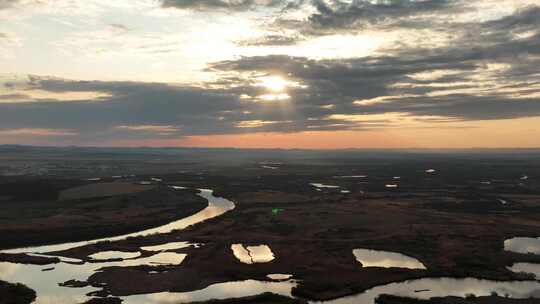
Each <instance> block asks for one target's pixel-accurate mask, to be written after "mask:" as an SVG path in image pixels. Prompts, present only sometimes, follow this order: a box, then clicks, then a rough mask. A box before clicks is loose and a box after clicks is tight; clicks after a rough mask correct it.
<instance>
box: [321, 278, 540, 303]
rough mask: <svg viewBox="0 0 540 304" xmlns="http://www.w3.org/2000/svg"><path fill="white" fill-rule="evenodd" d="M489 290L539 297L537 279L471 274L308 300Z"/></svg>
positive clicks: (423, 296) (370, 300) (486, 293)
mask: <svg viewBox="0 0 540 304" xmlns="http://www.w3.org/2000/svg"><path fill="white" fill-rule="evenodd" d="M492 292H496V293H497V294H499V295H501V296H508V297H511V298H520V299H524V298H529V297H535V298H538V297H540V283H539V282H536V281H521V282H496V281H489V280H479V279H473V278H466V279H452V278H426V279H419V280H411V281H405V282H399V283H392V284H388V285H384V286H378V287H375V288H372V289H369V290H367V291H366V292H364V293H361V294H358V295H354V296H349V297H344V298H340V299H336V300H331V301H326V302H311V303H325V304H360V303H361V304H372V303H375V298H376V297H377V296H379V295H381V294H391V295H398V296H404V297H413V298H419V299H429V298H432V297H445V296H456V297H465V296H467V295H468V294H474V295H476V296H489V295H490V294H491V293H492Z"/></svg>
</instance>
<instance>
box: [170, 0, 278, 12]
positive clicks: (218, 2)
mask: <svg viewBox="0 0 540 304" xmlns="http://www.w3.org/2000/svg"><path fill="white" fill-rule="evenodd" d="M282 3H283V1H282V0H161V5H162V7H165V8H178V9H187V10H199V11H206V10H223V9H227V10H237V11H243V10H248V9H253V8H257V7H273V6H277V5H280V4H282Z"/></svg>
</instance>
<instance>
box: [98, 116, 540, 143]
mask: <svg viewBox="0 0 540 304" xmlns="http://www.w3.org/2000/svg"><path fill="white" fill-rule="evenodd" d="M440 125H441V127H437V126H438V125H437V124H435V125H432V126H431V127H423V128H385V129H373V130H366V131H314V132H295V133H242V134H227V135H201V136H187V137H184V138H179V139H151V140H144V141H126V140H123V141H115V142H108V143H102V144H99V145H100V146H127V147H139V146H149V147H150V146H154V147H208V148H223V147H230V148H261V149H269V148H282V149H296V148H298V149H347V148H387V149H400V148H426V149H428V148H539V147H540V118H537V117H535V118H521V119H509V120H492V121H477V122H455V123H450V124H440Z"/></svg>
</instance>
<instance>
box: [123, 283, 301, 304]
mask: <svg viewBox="0 0 540 304" xmlns="http://www.w3.org/2000/svg"><path fill="white" fill-rule="evenodd" d="M295 286H296V282H294V281H285V282H261V281H255V280H247V281H239V282H227V283H220V284H214V285H210V286H208V287H207V288H205V289H202V290H197V291H191V292H183V293H174V292H162V293H155V294H148V295H134V296H128V297H124V299H125V302H124V303H127V304H148V303H152V304H174V303H189V302H199V301H207V300H212V299H217V300H222V299H231V298H242V297H249V296H255V295H259V294H262V293H265V292H272V293H275V294H279V295H283V296H287V297H291V296H292V295H291V290H292V288H293V287H295Z"/></svg>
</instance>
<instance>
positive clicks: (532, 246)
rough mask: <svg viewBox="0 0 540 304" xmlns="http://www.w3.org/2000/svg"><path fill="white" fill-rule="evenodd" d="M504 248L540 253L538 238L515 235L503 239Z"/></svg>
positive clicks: (539, 240) (512, 250)
mask: <svg viewBox="0 0 540 304" xmlns="http://www.w3.org/2000/svg"><path fill="white" fill-rule="evenodd" d="M504 250H506V251H511V252H517V253H525V254H527V253H533V254H540V238H530V237H515V238H511V239H508V240H505V241H504Z"/></svg>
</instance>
